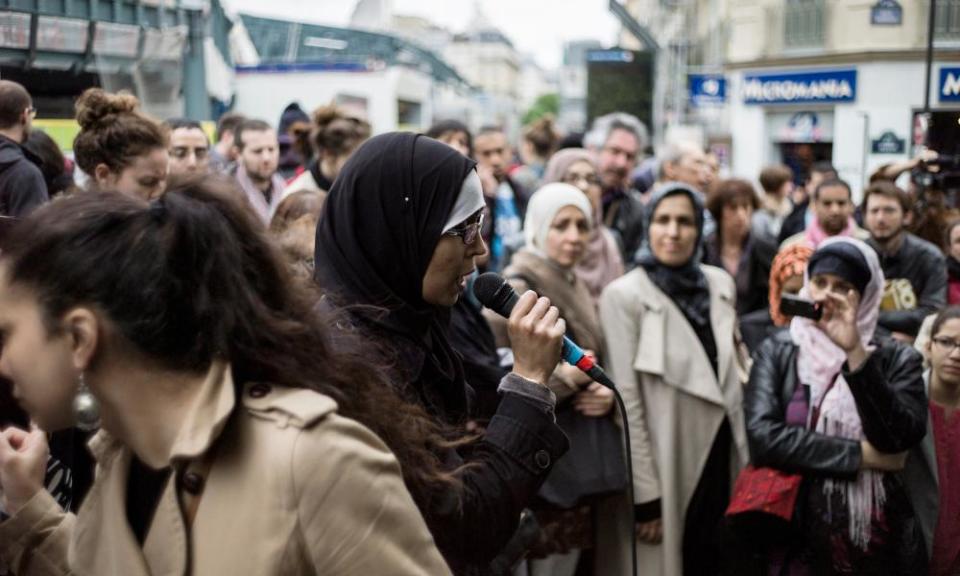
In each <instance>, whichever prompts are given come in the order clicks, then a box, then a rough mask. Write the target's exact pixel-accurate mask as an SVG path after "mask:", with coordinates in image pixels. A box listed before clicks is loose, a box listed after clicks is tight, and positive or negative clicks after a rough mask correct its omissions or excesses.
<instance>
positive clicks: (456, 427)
mask: <svg viewBox="0 0 960 576" xmlns="http://www.w3.org/2000/svg"><path fill="white" fill-rule="evenodd" d="M474 165H475V164H474V162H473V161H472V160H469V159H467V158H466V157H464V156H463V155H461V154H460V153H459V152H457V151H456V150H454V149H452V148H450V147H449V146H447V145H445V144H443V143H441V142H438V141H436V140H433V139H430V138H427V137H425V136H419V135H415V134H409V133H389V134H383V135H380V136H377V137H375V138H372V139H370V140H368V141H367V142H366V143H365V144H363V145H362V146H361V147H360V148H359V149H358V150H357V151H356V152H355V153H354V155H353V156H352V157H351V158H350V160H348V161H347V163H346V165H344V167H343V170H342V171H341V172H340V175H339V177H338V178H337V181H336V182H335V183H334V185H333V188H332V189H331V190H330V195H329V196H328V198H327V201H326V204H325V206H324V210H323V216H322V217H321V220H320V224H319V225H318V227H317V241H316V278H317V280H318V282H319V284H320V288H321V290H322V291H323V292H324V294H325V296H326V298H327V300H329V301H330V302H331V303H332V304H333V305H335V306H344V307H346V310H347V311H348V312H349V313H350V314H351V316H352V319H353V321H352V323H351V326H349V327H347V326H345V327H344V330H349V331H357V332H359V333H360V334H361V335H362V336H363V337H365V338H367V339H368V340H369V343H370V349H371V357H372V358H376V359H377V360H378V361H383V362H386V363H387V364H388V365H389V366H390V367H391V368H392V370H391V375H392V377H393V385H394V386H396V387H397V388H398V389H399V391H400V393H401V394H402V395H403V396H404V397H406V398H407V399H408V400H409V401H410V402H411V403H415V404H417V405H419V406H420V407H421V409H422V410H423V411H425V413H426V414H427V415H428V416H429V418H430V421H431V422H432V423H433V425H436V426H438V427H441V428H442V429H443V430H445V432H446V435H447V437H448V439H449V442H448V443H446V444H444V445H438V446H436V455H437V457H438V458H439V459H441V461H442V462H444V463H445V464H446V465H447V466H448V470H449V471H450V474H451V475H452V476H453V477H454V478H455V479H456V480H457V482H456V486H455V487H454V488H446V487H441V489H438V490H415V489H412V492H413V497H414V500H415V501H416V502H417V504H418V505H419V506H420V510H421V512H423V515H424V518H425V519H426V521H427V526H428V527H429V528H430V530H431V532H432V533H433V536H434V538H435V539H436V541H437V545H438V547H439V548H440V551H441V553H443V555H444V557H445V558H446V560H447V562H448V563H449V564H450V566H451V568H452V569H453V570H454V572H455V573H458V574H471V573H477V572H485V571H486V570H487V569H488V568H489V565H490V563H491V562H492V561H493V559H494V558H495V557H496V556H497V555H498V553H499V552H500V551H501V550H502V548H503V547H504V546H505V545H506V543H507V542H508V541H509V540H510V538H511V536H512V535H513V533H514V532H515V531H516V529H517V526H518V523H519V519H520V515H521V511H522V510H523V508H524V506H525V505H526V504H527V502H528V501H529V500H530V499H532V497H533V496H534V495H535V494H536V492H537V490H538V489H539V487H540V485H541V484H542V483H543V481H544V479H545V478H546V476H547V473H548V472H549V471H550V469H551V467H552V465H553V462H555V461H556V460H557V459H558V458H559V457H560V456H561V455H563V453H564V452H565V451H566V450H567V439H566V437H565V436H564V434H563V432H562V431H561V430H560V428H559V427H558V426H557V425H556V423H555V421H554V415H553V411H554V406H555V403H556V398H555V396H554V394H553V392H551V391H550V389H549V388H547V386H546V383H547V381H548V380H549V378H550V376H551V374H553V371H554V368H555V367H556V365H557V362H558V361H559V359H560V342H561V339H562V336H563V333H564V330H565V328H566V326H565V323H564V321H563V320H562V319H559V312H558V311H557V309H556V308H555V307H553V306H550V302H549V300H547V299H546V298H540V299H538V298H537V297H536V295H535V294H533V293H532V292H528V293H526V294H524V295H523V296H522V297H521V298H520V300H519V302H518V303H517V305H516V306H515V307H514V309H513V312H512V314H511V316H510V321H509V326H508V332H509V335H510V339H511V342H512V345H513V350H514V355H515V362H514V369H513V372H512V373H510V374H508V375H507V376H505V377H504V379H503V381H502V382H501V384H500V392H501V401H500V404H499V406H498V408H497V411H496V413H495V414H494V415H493V417H492V418H491V419H490V422H489V424H488V425H487V427H486V431H485V433H484V434H483V435H481V436H480V437H479V438H477V439H475V440H473V441H464V440H463V435H464V428H463V426H464V424H465V423H466V422H467V420H468V418H469V417H471V416H472V414H471V409H470V402H471V395H472V391H471V389H470V386H469V384H468V383H467V382H465V381H464V376H463V368H462V366H461V363H460V358H459V356H458V355H457V354H456V352H454V350H453V349H452V348H451V346H450V343H449V341H448V338H447V324H448V320H449V314H450V308H451V307H452V306H453V305H454V304H455V303H456V301H457V298H458V297H459V295H460V290H461V287H462V285H463V282H464V280H465V279H466V277H467V276H469V275H470V274H471V273H472V272H473V271H474V269H475V268H476V266H475V263H474V260H475V259H476V258H477V257H480V256H483V255H484V254H486V251H487V249H486V246H485V245H484V243H483V240H482V238H481V237H480V233H479V232H480V228H481V226H482V222H483V220H482V218H483V216H482V215H483V209H484V199H483V192H482V188H481V184H480V178H479V176H477V173H476V170H475V169H474Z"/></svg>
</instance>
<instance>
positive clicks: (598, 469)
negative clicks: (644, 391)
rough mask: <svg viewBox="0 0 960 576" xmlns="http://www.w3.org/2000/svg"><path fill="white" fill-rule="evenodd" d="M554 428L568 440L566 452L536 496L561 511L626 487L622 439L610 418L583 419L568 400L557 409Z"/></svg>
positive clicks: (617, 427) (571, 401)
mask: <svg viewBox="0 0 960 576" xmlns="http://www.w3.org/2000/svg"><path fill="white" fill-rule="evenodd" d="M557 425H558V426H560V428H561V429H562V430H563V431H564V433H566V435H567V438H568V439H569V440H570V450H569V451H567V453H566V454H564V455H563V457H561V458H560V459H559V460H557V462H556V463H555V464H554V465H553V470H551V471H550V475H549V476H547V479H546V481H545V482H544V483H543V486H541V488H540V492H539V493H538V496H539V497H540V498H541V499H542V500H544V501H546V502H547V503H549V504H551V505H553V506H556V507H558V508H562V509H569V508H573V507H575V506H577V505H578V504H580V503H581V502H582V501H583V500H584V499H586V498H589V497H593V496H601V495H604V494H611V493H615V492H620V491H622V490H625V489H626V488H627V466H626V462H625V461H624V453H623V439H622V435H621V432H620V427H619V426H617V425H616V423H615V422H614V421H613V416H612V415H608V416H604V417H601V418H594V417H590V416H584V415H583V414H580V413H579V412H577V411H576V410H575V409H574V408H573V400H572V399H570V400H568V401H567V402H565V403H564V404H563V406H562V407H560V408H559V409H558V410H557Z"/></svg>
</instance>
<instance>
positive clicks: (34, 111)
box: [27, 106, 37, 120]
mask: <svg viewBox="0 0 960 576" xmlns="http://www.w3.org/2000/svg"><path fill="white" fill-rule="evenodd" d="M27 114H29V115H30V119H31V120H33V119H34V118H36V117H37V109H36V108H34V107H33V106H31V107H29V108H27Z"/></svg>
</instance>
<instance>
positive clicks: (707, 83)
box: [688, 74, 727, 106]
mask: <svg viewBox="0 0 960 576" xmlns="http://www.w3.org/2000/svg"><path fill="white" fill-rule="evenodd" d="M688 80H689V82H690V101H691V102H692V103H693V105H694V106H703V105H705V104H707V105H709V104H723V103H724V102H725V101H726V100H727V80H726V78H724V77H723V75H722V74H690V75H689V76H688Z"/></svg>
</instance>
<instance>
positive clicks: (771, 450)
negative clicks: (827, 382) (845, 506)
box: [744, 331, 927, 477]
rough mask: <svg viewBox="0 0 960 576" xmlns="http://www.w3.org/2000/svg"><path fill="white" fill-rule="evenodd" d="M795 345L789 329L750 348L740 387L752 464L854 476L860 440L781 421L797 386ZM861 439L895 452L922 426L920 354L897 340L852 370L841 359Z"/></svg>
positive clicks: (917, 437) (913, 441) (916, 438)
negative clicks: (746, 377)
mask: <svg viewBox="0 0 960 576" xmlns="http://www.w3.org/2000/svg"><path fill="white" fill-rule="evenodd" d="M796 358H797V346H796V345H795V344H794V343H793V341H792V340H791V338H790V333H789V332H788V331H783V332H779V333H777V334H776V335H775V336H773V337H772V338H769V339H768V340H767V341H766V342H764V343H763V344H762V345H761V346H760V348H759V350H757V352H756V354H755V355H754V364H753V368H752V370H751V371H750V382H749V384H748V385H747V388H746V390H745V395H744V412H745V415H746V424H747V441H748V443H749V447H750V459H751V461H752V463H753V464H754V465H755V466H769V467H772V468H777V469H779V470H784V471H787V472H792V473H799V474H805V475H808V474H813V475H826V476H834V477H852V476H854V475H855V474H856V473H857V471H858V470H859V468H860V459H861V453H860V443H859V442H858V441H856V440H850V439H847V438H837V437H832V436H825V435H823V434H818V433H816V432H813V431H809V430H806V429H803V428H800V427H796V426H788V425H787V424H786V411H787V404H789V402H790V399H791V398H792V397H793V393H794V391H795V390H796V387H797V383H798V378H797V360H796ZM843 377H844V379H845V380H846V381H847V384H848V385H849V386H850V390H851V392H852V393H853V396H854V399H855V400H856V403H857V409H858V411H859V412H860V418H861V421H862V423H863V432H864V435H865V436H866V438H867V440H868V441H869V442H870V443H871V444H873V445H874V446H875V447H876V448H877V450H879V451H881V452H885V453H891V454H892V453H896V452H902V451H904V450H909V449H910V448H912V447H914V446H915V445H917V444H918V443H919V442H920V441H921V440H922V439H923V436H924V434H926V431H927V397H926V394H925V393H924V387H923V360H922V358H921V357H920V354H919V353H918V352H917V351H916V350H914V349H913V348H910V347H908V346H906V345H904V344H901V343H899V342H893V341H889V342H884V343H882V344H880V345H879V346H878V348H877V349H876V350H875V351H874V352H873V353H872V354H871V355H870V357H869V358H868V359H867V361H866V362H865V363H864V364H863V366H861V367H860V369H859V370H857V371H856V372H849V371H848V370H847V367H846V365H844V371H843Z"/></svg>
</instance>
